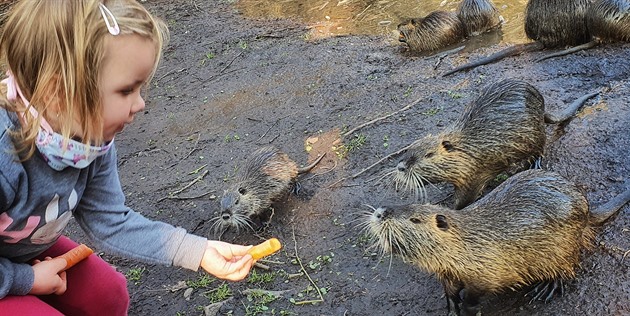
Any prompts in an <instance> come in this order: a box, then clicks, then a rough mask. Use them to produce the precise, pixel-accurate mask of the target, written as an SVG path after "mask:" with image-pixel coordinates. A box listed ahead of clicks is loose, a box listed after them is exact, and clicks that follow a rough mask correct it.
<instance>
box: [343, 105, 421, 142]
mask: <svg viewBox="0 0 630 316" xmlns="http://www.w3.org/2000/svg"><path fill="white" fill-rule="evenodd" d="M420 100H422V98H420V99H418V100H416V101H413V102H411V103H410V104H409V105H407V106H405V107H404V108H402V109H400V110H398V111H395V112H392V113H390V114H387V115H385V116H382V117H378V118H375V119H373V120H371V121H369V122H367V123H364V124H361V125H359V126H357V127H355V128H353V129H351V130H349V131H347V132H345V133H343V135H342V136H344V137H346V136H348V135H351V134H352V133H354V132H356V131H357V130H359V129H362V128H364V127H366V126H368V125H370V124H374V123H376V122H378V121H382V120H384V119H386V118H388V117H390V116H392V115H396V114H398V113H400V112H402V111H406V110H408V109H410V108H411V107H412V106H414V105H416V104H418V102H420Z"/></svg>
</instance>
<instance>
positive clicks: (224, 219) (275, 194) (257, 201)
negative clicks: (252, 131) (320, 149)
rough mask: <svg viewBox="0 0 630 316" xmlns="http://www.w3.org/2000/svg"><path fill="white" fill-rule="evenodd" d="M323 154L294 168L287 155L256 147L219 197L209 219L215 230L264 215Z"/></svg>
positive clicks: (242, 225)
mask: <svg viewBox="0 0 630 316" xmlns="http://www.w3.org/2000/svg"><path fill="white" fill-rule="evenodd" d="M323 157H324V155H320V156H319V157H318V158H317V159H316V160H315V161H314V162H313V163H311V164H310V165H308V166H306V167H304V168H298V166H297V164H296V163H295V162H294V161H293V160H291V158H289V156H288V155H287V154H285V153H283V152H281V151H280V150H278V149H277V148H276V147H274V146H265V147H262V148H260V149H258V150H256V151H255V152H254V153H252V155H251V156H250V157H249V158H248V159H247V162H246V163H245V166H244V167H243V168H242V169H240V170H239V172H238V174H237V176H236V178H235V181H234V183H233V184H231V185H230V187H229V188H228V189H227V190H226V191H225V192H224V194H223V197H222V198H221V214H220V215H219V216H217V217H215V218H213V219H212V220H213V221H214V224H213V227H215V230H217V231H218V230H221V229H225V228H229V227H231V226H233V227H236V228H237V229H240V228H242V227H245V226H247V227H250V228H251V224H250V223H251V222H252V219H253V218H254V217H264V216H263V213H264V212H266V211H268V210H269V209H270V208H271V204H272V202H274V201H275V200H277V199H278V198H281V197H282V196H283V195H285V194H286V193H288V192H289V190H290V187H291V186H292V185H293V184H295V180H296V178H297V176H298V175H300V174H303V173H306V172H308V171H310V170H311V169H313V167H315V165H316V164H318V163H319V162H320V161H321V159H322V158H323Z"/></svg>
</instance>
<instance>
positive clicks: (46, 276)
mask: <svg viewBox="0 0 630 316" xmlns="http://www.w3.org/2000/svg"><path fill="white" fill-rule="evenodd" d="M65 267H66V260H63V259H52V258H50V257H46V260H45V261H39V260H35V261H34V264H33V272H34V274H35V280H34V282H33V288H32V289H31V291H30V292H29V293H28V294H33V295H48V294H57V295H61V294H63V293H65V292H66V287H67V285H68V284H67V282H66V272H65V271H63V270H64V268H65Z"/></svg>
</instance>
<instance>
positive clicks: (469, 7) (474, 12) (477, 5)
mask: <svg viewBox="0 0 630 316" xmlns="http://www.w3.org/2000/svg"><path fill="white" fill-rule="evenodd" d="M457 17H458V18H459V20H460V21H462V23H463V24H464V29H465V30H466V35H467V36H473V35H479V34H481V33H483V32H486V31H489V30H491V29H494V28H496V27H498V26H500V25H501V19H500V17H499V11H498V10H497V8H496V7H495V6H494V4H493V3H492V1H490V0H463V1H462V2H461V3H460V4H459V8H458V9H457Z"/></svg>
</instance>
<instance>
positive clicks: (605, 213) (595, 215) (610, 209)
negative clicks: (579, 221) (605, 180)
mask: <svg viewBox="0 0 630 316" xmlns="http://www.w3.org/2000/svg"><path fill="white" fill-rule="evenodd" d="M628 202H630V188H628V189H626V191H625V192H623V193H621V194H619V195H617V196H615V197H614V198H613V199H612V200H610V201H608V202H606V203H604V204H602V205H600V206H598V207H597V208H596V209H595V210H594V211H591V220H590V222H591V223H592V224H595V225H601V224H603V223H604V222H605V221H607V220H608V219H609V218H611V217H612V216H613V215H615V214H617V212H619V210H620V209H621V208H622V207H623V206H624V205H626V204H627V203H628Z"/></svg>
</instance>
